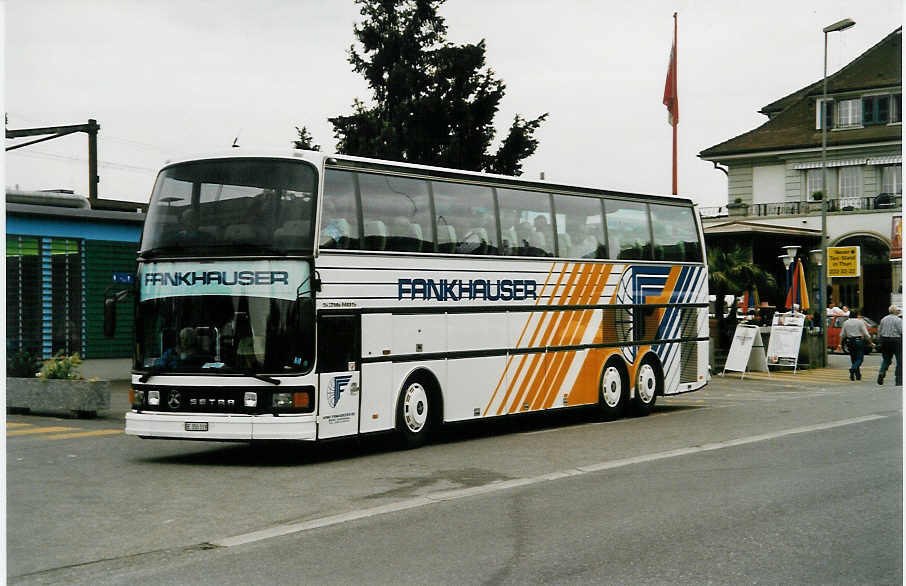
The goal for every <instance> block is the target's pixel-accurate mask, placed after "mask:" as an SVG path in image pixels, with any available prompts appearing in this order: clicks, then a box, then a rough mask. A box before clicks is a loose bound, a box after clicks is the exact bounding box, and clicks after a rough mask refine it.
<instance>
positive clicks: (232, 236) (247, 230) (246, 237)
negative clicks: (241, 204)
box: [223, 224, 258, 243]
mask: <svg viewBox="0 0 906 586" xmlns="http://www.w3.org/2000/svg"><path fill="white" fill-rule="evenodd" d="M223 239H224V240H227V241H231V242H248V243H254V242H256V241H257V240H258V230H257V229H256V228H255V226H253V225H252V224H230V225H229V226H227V227H225V228H224V229H223Z"/></svg>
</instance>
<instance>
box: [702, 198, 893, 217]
mask: <svg viewBox="0 0 906 586" xmlns="http://www.w3.org/2000/svg"><path fill="white" fill-rule="evenodd" d="M902 206H903V201H902V195H900V194H896V195H894V194H889V193H882V194H880V195H876V196H873V197H841V198H835V199H829V200H827V211H828V212H829V213H838V212H839V213H846V212H864V211H867V210H898V209H902ZM730 207H733V206H716V207H703V208H700V209H699V212H700V213H701V216H702V217H703V218H720V217H726V216H728V215H730V209H729V208H730ZM734 209H739V208H734ZM820 213H821V201H778V202H769V203H756V204H748V206H745V207H744V208H743V209H740V213H739V214H738V215H744V216H755V217H765V216H807V215H811V214H820ZM733 215H737V214H735V213H734V214H733Z"/></svg>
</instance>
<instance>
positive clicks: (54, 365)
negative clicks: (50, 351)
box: [38, 350, 82, 380]
mask: <svg viewBox="0 0 906 586" xmlns="http://www.w3.org/2000/svg"><path fill="white" fill-rule="evenodd" d="M80 364H82V359H81V358H79V355H78V353H76V354H73V355H72V356H66V355H64V353H63V351H62V350H60V351H59V352H57V354H56V355H55V356H54V357H53V358H51V359H50V360H45V361H44V366H42V367H41V372H39V373H38V377H40V379H41V380H50V379H60V380H76V379H81V378H82V375H80V374H79V373H78V370H79V365H80Z"/></svg>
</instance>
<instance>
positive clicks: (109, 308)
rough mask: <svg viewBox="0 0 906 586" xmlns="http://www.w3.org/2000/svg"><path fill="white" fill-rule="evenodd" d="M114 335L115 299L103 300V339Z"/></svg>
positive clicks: (107, 298)
mask: <svg viewBox="0 0 906 586" xmlns="http://www.w3.org/2000/svg"><path fill="white" fill-rule="evenodd" d="M114 334H116V298H115V297H105V298H104V337H106V338H112V337H113V336H114Z"/></svg>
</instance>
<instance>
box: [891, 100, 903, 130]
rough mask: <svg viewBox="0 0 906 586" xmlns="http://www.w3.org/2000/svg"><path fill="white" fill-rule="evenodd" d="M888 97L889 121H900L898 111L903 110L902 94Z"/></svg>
mask: <svg viewBox="0 0 906 586" xmlns="http://www.w3.org/2000/svg"><path fill="white" fill-rule="evenodd" d="M890 97H891V100H890V122H891V123H895V122H902V121H903V118H902V117H901V116H900V113H901V112H902V111H903V94H893V95H892V96H890Z"/></svg>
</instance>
